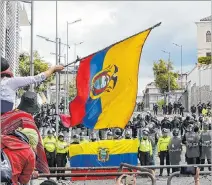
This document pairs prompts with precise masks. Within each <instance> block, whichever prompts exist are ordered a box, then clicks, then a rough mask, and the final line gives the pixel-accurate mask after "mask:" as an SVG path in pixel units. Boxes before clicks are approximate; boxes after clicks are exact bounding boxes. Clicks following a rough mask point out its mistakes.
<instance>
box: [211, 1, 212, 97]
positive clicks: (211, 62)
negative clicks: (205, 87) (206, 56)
mask: <svg viewBox="0 0 212 185" xmlns="http://www.w3.org/2000/svg"><path fill="white" fill-rule="evenodd" d="M211 92H212V0H211ZM211 98H212V95H211Z"/></svg>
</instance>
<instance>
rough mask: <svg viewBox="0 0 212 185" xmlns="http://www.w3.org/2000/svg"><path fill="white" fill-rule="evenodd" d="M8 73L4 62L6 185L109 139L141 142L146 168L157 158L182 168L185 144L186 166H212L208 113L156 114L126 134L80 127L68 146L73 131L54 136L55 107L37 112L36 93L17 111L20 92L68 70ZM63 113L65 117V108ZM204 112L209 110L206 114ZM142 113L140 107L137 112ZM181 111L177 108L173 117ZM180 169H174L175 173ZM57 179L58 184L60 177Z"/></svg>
mask: <svg viewBox="0 0 212 185" xmlns="http://www.w3.org/2000/svg"><path fill="white" fill-rule="evenodd" d="M8 68H9V65H8V63H7V61H5V60H4V59H3V60H1V91H0V97H1V164H2V165H1V181H2V182H6V183H7V184H8V185H9V184H15V185H16V184H19V183H21V184H27V183H28V182H29V181H30V179H31V178H36V177H37V176H38V172H39V173H49V172H50V171H49V167H56V166H57V167H65V165H66V163H67V159H68V152H69V150H68V149H69V146H70V145H71V144H80V143H83V142H96V141H98V140H105V139H106V140H121V139H138V141H139V146H138V160H139V162H140V165H142V166H146V165H155V164H156V157H157V156H158V157H159V160H160V165H164V161H166V164H167V165H169V164H172V165H178V164H180V162H181V155H182V146H183V145H185V147H186V154H185V155H186V156H185V159H186V162H187V163H188V164H200V163H201V164H204V163H205V160H206V159H207V162H208V164H211V139H212V138H211V124H212V123H211V120H209V118H208V117H207V114H203V115H202V114H199V116H198V117H197V116H196V114H195V113H193V112H192V113H193V114H192V115H187V116H186V117H185V119H184V118H183V116H180V115H176V116H175V117H174V118H173V119H172V120H170V117H169V116H167V115H165V116H164V118H163V120H162V121H160V120H158V118H157V116H156V115H157V112H154V113H155V115H154V116H153V115H152V114H151V112H149V111H147V113H145V114H144V113H141V114H138V115H137V116H134V117H133V118H132V120H130V121H129V122H128V124H127V125H126V127H125V129H121V128H112V129H110V128H108V129H102V130H99V131H93V130H90V129H87V128H85V127H83V126H82V125H79V126H77V127H74V128H72V131H71V132H72V138H71V141H70V142H69V141H67V140H66V139H65V136H64V134H63V132H64V131H67V132H68V131H69V130H66V128H65V127H63V126H62V124H60V129H59V134H58V136H55V116H56V115H55V105H44V106H42V108H41V111H39V107H38V103H37V94H36V93H34V92H30V91H27V92H25V93H24V94H23V96H22V98H21V102H20V104H19V105H18V106H17V108H15V109H13V105H14V101H15V93H16V90H17V89H19V88H22V87H24V86H27V85H30V84H35V83H41V82H42V81H43V80H45V79H46V78H47V77H49V76H50V75H52V74H53V73H55V72H59V71H61V70H63V69H64V67H63V66H54V67H51V68H50V69H48V70H47V71H46V72H44V73H41V74H39V75H36V76H29V77H14V76H13V74H12V72H11V71H9V69H8ZM168 107H171V106H169V105H168ZM59 108H60V111H61V112H63V109H64V106H63V103H61V104H60V107H59ZM204 108H205V106H203V109H202V111H203V110H204ZM141 110H143V109H142V106H140V108H139V112H140V111H141ZM170 110H171V112H170ZM170 110H169V108H168V114H169V113H170V114H172V109H170ZM174 111H175V108H174ZM177 112H178V109H176V112H175V114H177ZM179 113H180V112H179ZM165 114H167V112H166V113H165ZM43 127H50V129H49V130H48V132H47V135H45V134H41V133H40V131H39V130H40V128H43ZM34 169H36V170H37V171H36V172H35V171H34ZM178 170H179V169H177V168H174V169H172V172H175V171H178ZM200 170H203V168H201V169H200ZM209 170H211V168H210V167H209ZM51 173H55V172H54V171H51ZM57 173H62V171H57ZM169 174H170V170H169V169H167V175H169ZM162 175H163V169H160V176H162ZM57 179H58V180H60V177H58V178H57ZM63 179H64V178H63Z"/></svg>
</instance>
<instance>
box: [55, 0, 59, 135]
mask: <svg viewBox="0 0 212 185" xmlns="http://www.w3.org/2000/svg"><path fill="white" fill-rule="evenodd" d="M55 11H56V20H55V23H56V28H55V29H56V52H55V53H56V65H58V16H57V0H56V6H55ZM58 83H59V75H58V73H56V106H55V111H56V114H57V115H56V135H57V136H58V133H59V118H58V114H59V89H58Z"/></svg>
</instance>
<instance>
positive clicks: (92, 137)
mask: <svg viewBox="0 0 212 185" xmlns="http://www.w3.org/2000/svg"><path fill="white" fill-rule="evenodd" d="M90 140H91V142H95V141H97V136H96V134H95V133H94V132H92V133H91V136H90Z"/></svg>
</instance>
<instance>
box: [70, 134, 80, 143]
mask: <svg viewBox="0 0 212 185" xmlns="http://www.w3.org/2000/svg"><path fill="white" fill-rule="evenodd" d="M72 139H73V142H72V143H71V144H80V136H79V135H78V134H74V135H73V138H72Z"/></svg>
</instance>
